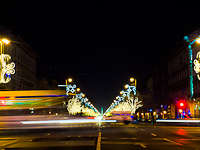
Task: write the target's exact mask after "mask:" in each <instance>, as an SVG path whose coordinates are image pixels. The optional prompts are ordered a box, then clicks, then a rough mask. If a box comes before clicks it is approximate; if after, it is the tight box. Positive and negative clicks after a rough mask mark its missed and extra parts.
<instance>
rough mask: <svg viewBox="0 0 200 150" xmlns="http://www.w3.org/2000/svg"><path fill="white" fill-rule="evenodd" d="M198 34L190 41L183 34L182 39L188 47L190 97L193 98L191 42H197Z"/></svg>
mask: <svg viewBox="0 0 200 150" xmlns="http://www.w3.org/2000/svg"><path fill="white" fill-rule="evenodd" d="M199 38H200V36H198V37H197V38H196V39H194V40H193V41H192V42H190V40H189V37H188V36H184V38H183V39H184V40H186V41H187V42H188V48H189V63H190V75H189V78H190V99H192V98H193V95H194V85H193V63H192V44H193V43H194V42H199Z"/></svg>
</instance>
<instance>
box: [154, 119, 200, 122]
mask: <svg viewBox="0 0 200 150" xmlns="http://www.w3.org/2000/svg"><path fill="white" fill-rule="evenodd" d="M156 122H177V123H178V122H184V123H200V120H170V119H169V120H161V119H158V120H156Z"/></svg>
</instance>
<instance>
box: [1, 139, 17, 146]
mask: <svg viewBox="0 0 200 150" xmlns="http://www.w3.org/2000/svg"><path fill="white" fill-rule="evenodd" d="M17 141H19V140H13V141H12V142H9V143H6V144H2V145H1V146H6V145H10V144H13V143H15V142H17Z"/></svg>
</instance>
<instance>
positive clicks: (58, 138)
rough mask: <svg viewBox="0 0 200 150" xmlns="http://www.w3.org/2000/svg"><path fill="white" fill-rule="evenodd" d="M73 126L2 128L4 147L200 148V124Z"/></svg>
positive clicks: (0, 142)
mask: <svg viewBox="0 0 200 150" xmlns="http://www.w3.org/2000/svg"><path fill="white" fill-rule="evenodd" d="M36 126H38V127H39V126H41V125H36ZM73 126H74V127H70V128H67V127H62V126H60V127H58V128H45V129H42V128H37V127H36V128H35V129H28V128H27V129H20V130H19V129H11V130H0V149H23V150H24V149H45V150H46V149H68V150H72V149H87V150H90V149H93V150H94V149H95V150H107V149H114V150H124V149H136V150H142V149H152V150H161V149H162V150H168V149H171V150H173V149H174V150H179V149H180V150H184V149H187V150H190V149H191V150H198V149H200V127H187V126H183V127H180V126H164V125H163V126H158V125H152V124H129V125H125V124H123V123H109V124H108V123H102V124H85V125H82V124H73Z"/></svg>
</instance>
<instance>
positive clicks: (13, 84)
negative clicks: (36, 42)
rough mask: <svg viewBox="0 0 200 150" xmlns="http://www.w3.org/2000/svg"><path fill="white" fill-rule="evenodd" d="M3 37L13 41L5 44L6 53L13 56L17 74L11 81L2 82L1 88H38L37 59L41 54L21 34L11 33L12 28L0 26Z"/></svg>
mask: <svg viewBox="0 0 200 150" xmlns="http://www.w3.org/2000/svg"><path fill="white" fill-rule="evenodd" d="M0 35H1V38H7V39H9V40H10V41H11V42H10V43H9V44H8V45H5V46H4V54H9V55H10V56H11V60H10V62H14V63H15V68H14V69H15V74H14V75H11V81H10V82H8V83H6V84H4V83H2V84H0V89H1V90H32V89H35V88H36V60H37V58H38V57H39V55H38V54H37V53H36V51H35V50H33V49H32V48H31V47H30V46H29V45H28V44H27V43H26V42H25V41H23V40H22V39H21V38H20V36H18V35H13V34H11V30H9V29H6V28H4V27H0Z"/></svg>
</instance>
